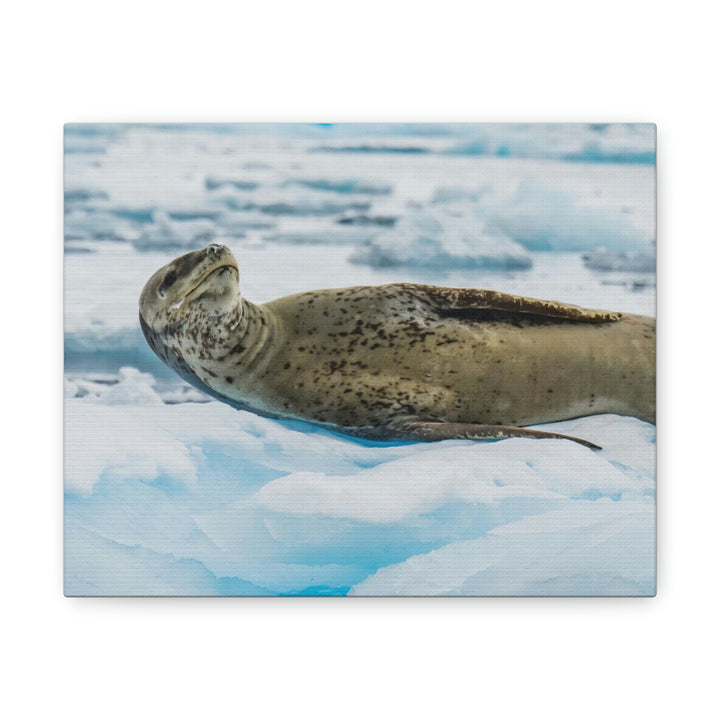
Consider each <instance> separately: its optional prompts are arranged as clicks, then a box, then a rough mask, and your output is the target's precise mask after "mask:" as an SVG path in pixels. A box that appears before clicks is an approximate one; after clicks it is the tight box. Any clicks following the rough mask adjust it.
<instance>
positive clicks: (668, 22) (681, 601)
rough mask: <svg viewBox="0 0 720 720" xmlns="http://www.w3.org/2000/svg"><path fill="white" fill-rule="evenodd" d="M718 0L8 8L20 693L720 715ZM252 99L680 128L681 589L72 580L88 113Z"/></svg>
mask: <svg viewBox="0 0 720 720" xmlns="http://www.w3.org/2000/svg"><path fill="white" fill-rule="evenodd" d="M710 7H711V6H710V4H708V3H701V2H693V1H689V2H685V3H682V4H681V5H673V6H672V7H671V8H670V9H667V10H663V9H662V7H661V6H660V5H659V4H657V3H651V2H634V3H633V2H627V0H625V2H615V1H613V0H610V1H608V2H604V3H590V4H588V3H577V2H551V1H546V2H542V3H537V2H533V3H530V2H514V3H513V2H502V3H500V2H497V3H493V4H487V3H486V4H481V3H461V2H443V3H440V4H429V3H420V2H415V3H412V4H411V3H390V2H388V1H387V0H386V1H385V2H375V1H372V0H366V1H365V2H362V3H349V4H348V3H339V2H334V3H331V2H309V1H306V2H293V3H279V2H275V3H271V2H265V3H263V4H262V9H260V4H259V3H253V4H252V5H249V4H246V3H241V2H233V3H218V2H210V1H206V2H203V3H184V2H173V3H170V2H156V3H151V2H148V0H146V1H145V2H134V1H132V0H126V1H125V2H123V3H110V4H100V3H97V2H73V1H72V0H71V1H69V2H65V3H57V4H53V5H50V4H49V3H46V4H43V3H36V4H29V3H24V4H20V3H14V4H13V5H11V6H9V7H8V8H6V9H5V10H4V12H3V15H4V18H3V23H2V25H3V27H2V42H1V43H0V53H1V54H2V57H1V58H0V59H1V61H2V63H1V65H0V67H2V77H3V82H2V97H3V100H4V102H3V105H4V107H5V110H4V111H3V114H2V120H1V121H0V122H2V131H1V132H0V143H1V145H0V158H1V159H2V164H1V166H0V167H1V170H2V172H1V173H0V182H2V194H1V195H0V197H2V209H3V212H2V244H1V245H0V252H2V265H0V267H1V268H2V296H1V297H2V303H3V316H2V329H3V335H2V347H3V352H2V375H1V376H0V377H2V379H3V383H4V390H5V396H6V397H7V395H8V391H9V394H10V403H9V404H8V403H5V404H4V406H3V413H2V417H3V418H4V420H5V423H4V431H3V448H4V456H5V458H6V459H5V462H4V463H3V470H4V471H3V473H2V481H3V488H4V492H3V505H2V510H3V512H2V521H1V522H0V532H1V533H2V535H1V541H2V545H1V547H2V552H3V561H2V570H3V572H2V579H3V587H4V590H3V596H2V621H3V628H4V629H3V636H2V646H3V652H2V656H1V657H2V662H3V663H4V664H5V667H4V668H3V669H2V678H3V685H4V688H5V689H4V690H3V691H2V693H1V695H0V712H2V714H3V715H4V716H5V717H12V718H18V717H33V718H36V717H57V716H61V715H62V716H63V717H65V716H67V717H73V718H103V719H105V718H127V717H132V718H149V717H154V718H164V717H173V718H184V717H193V718H194V717H202V718H214V717H219V716H221V715H223V716H225V715H226V714H227V715H230V716H243V717H252V718H264V717H270V718H274V717H278V718H285V717H297V716H301V717H304V716H309V717H313V718H314V717H327V716H342V717H350V718H352V717H361V716H370V717H393V718H395V717H452V716H457V715H461V716H465V715H472V716H483V717H510V718H514V717H518V718H520V717H522V718H524V717H552V718H565V717H567V718H579V717H582V718H595V717H597V718H618V717H619V718H625V717H632V718H636V717H649V716H650V715H651V714H655V715H658V714H659V713H660V712H661V711H662V713H663V715H668V716H670V717H673V716H679V715H682V716H684V717H707V716H709V715H712V713H713V711H716V710H717V702H716V698H715V691H714V689H713V687H712V686H713V684H714V683H715V682H716V681H717V647H716V646H717V643H718V640H720V638H719V636H718V627H719V624H718V621H717V606H718V597H717V594H716V588H717V584H718V581H717V568H718V562H717V557H716V554H717V548H718V546H719V544H718V521H717V519H718V515H719V514H720V513H719V508H718V486H719V485H720V478H719V477H718V464H719V463H718V458H717V446H718V440H717V434H718V433H717V412H716V411H714V409H713V406H717V404H718V402H720V398H719V397H718V379H717V370H718V361H717V353H718V350H717V345H716V343H715V342H714V338H713V336H714V335H715V334H716V329H717V325H718V320H717V318H718V302H717V299H716V298H717V293H718V282H717V278H718V277H719V276H720V272H719V270H718V265H717V259H718V252H717V244H718V241H719V240H720V238H719V237H718V218H717V211H716V208H717V195H718V182H717V177H718V174H717V171H718V168H719V167H720V158H718V142H719V141H720V129H719V128H718V115H717V112H716V103H717V70H718V54H717V50H716V48H717V40H716V37H715V35H716V29H717V26H716V23H715V22H714V21H713V19H712V18H711V16H710V15H709V11H708V10H706V8H710ZM244 120H288V121H297V120H310V121H342V120H354V121H363V120H406V121H415V120H424V121H432V120H438V121H441V120H442V121H452V120H456V121H483V120H485V121H489V120H493V121H548V120H551V121H555V120H556V121H595V122H603V121H605V122H612V121H639V122H656V123H658V138H659V155H658V169H659V187H658V207H659V221H660V227H659V265H658V271H659V277H658V290H659V308H658V310H659V322H660V332H659V346H660V348H659V349H660V355H659V358H660V363H659V370H660V382H659V390H660V408H659V410H660V412H659V418H660V419H659V426H660V431H659V448H660V453H659V469H660V473H659V492H658V498H659V502H658V520H659V537H658V551H659V562H658V596H657V597H656V598H654V599H633V600H631V599H627V600H623V599H605V600H594V599H578V600H570V599H556V600H550V599H548V600H541V599H514V600H513V599H493V600H489V599H486V600H483V599H437V600H432V599H423V600H420V599H414V600H409V599H406V600H391V599H368V600H359V599H329V598H320V599H267V600H261V599H210V600H198V599H174V600H172V599H163V600H152V599H137V600H117V599H105V600H97V599H95V600H90V599H84V600H83V599H66V598H64V597H63V595H62V470H61V465H62V375H61V372H62V369H61V358H62V307H61V297H62V125H63V123H65V122H71V121H74V122H77V121H92V122H94V121H149V122H152V121H244ZM3 706H7V707H3ZM713 708H714V710H713Z"/></svg>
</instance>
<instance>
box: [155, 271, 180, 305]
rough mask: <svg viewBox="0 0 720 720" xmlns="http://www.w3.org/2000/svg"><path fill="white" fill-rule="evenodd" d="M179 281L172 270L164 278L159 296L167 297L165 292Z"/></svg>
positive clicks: (159, 289)
mask: <svg viewBox="0 0 720 720" xmlns="http://www.w3.org/2000/svg"><path fill="white" fill-rule="evenodd" d="M176 280H177V273H176V272H175V271H174V270H170V272H169V273H168V274H167V275H166V276H165V277H164V278H163V281H162V283H161V284H160V287H159V288H158V295H159V296H160V297H163V298H164V297H165V291H166V290H167V289H168V288H169V287H170V286H171V285H172V284H173V283H174V282H175V281H176Z"/></svg>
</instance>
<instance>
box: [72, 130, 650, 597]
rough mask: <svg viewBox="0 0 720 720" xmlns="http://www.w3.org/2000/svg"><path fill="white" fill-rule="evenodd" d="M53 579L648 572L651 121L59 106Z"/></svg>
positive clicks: (430, 579)
mask: <svg viewBox="0 0 720 720" xmlns="http://www.w3.org/2000/svg"><path fill="white" fill-rule="evenodd" d="M64 144H65V147H64V153H65V155H64V162H65V188H64V192H65V218H64V247H65V261H64V273H65V297H64V301H65V307H64V337H65V364H64V378H65V382H64V386H65V430H64V462H65V465H64V490H65V502H64V578H65V594H66V595H67V596H138V597H146V596H278V595H282V596H301V595H313V596H321V595H322V596H326V595H333V596H337V595H343V596H412V597H419V596H508V597H509V596H652V595H654V594H655V588H656V521H655V518H656V511H655V507H656V493H655V490H656V452H655V314H656V303H655V297H656V284H655V277H656V275H655V240H656V227H655V224H656V213H655V206H656V199H655V172H656V162H655V157H656V152H655V145H656V132H655V127H654V126H653V125H649V124H591V123H588V124H562V123H560V124H453V123H449V124H413V123H407V124H352V123H346V124H332V123H317V124H193V125H188V124H175V125H173V124H163V125H161V124H155V125H153V124H69V125H67V126H65V132H64Z"/></svg>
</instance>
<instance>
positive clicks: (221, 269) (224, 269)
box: [183, 264, 238, 301]
mask: <svg viewBox="0 0 720 720" xmlns="http://www.w3.org/2000/svg"><path fill="white" fill-rule="evenodd" d="M230 271H234V272H236V273H237V271H238V269H237V267H236V266H235V265H230V264H225V265H220V266H219V267H216V268H213V269H212V270H209V271H208V272H206V273H205V274H204V275H203V276H202V277H201V278H200V280H198V282H197V283H196V285H195V286H194V287H193V288H192V289H190V290H188V291H187V292H186V293H185V295H184V297H183V301H185V300H187V298H188V297H190V295H192V294H193V293H194V292H195V291H196V290H197V289H198V288H199V287H201V286H202V285H203V284H204V283H205V282H207V281H208V280H209V279H210V278H211V277H212V276H213V275H217V276H218V277H219V276H220V275H222V274H223V273H226V272H230Z"/></svg>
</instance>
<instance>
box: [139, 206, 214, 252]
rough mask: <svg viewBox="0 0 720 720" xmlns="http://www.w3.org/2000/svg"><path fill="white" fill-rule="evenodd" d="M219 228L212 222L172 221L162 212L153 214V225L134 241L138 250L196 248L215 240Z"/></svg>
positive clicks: (200, 220)
mask: <svg viewBox="0 0 720 720" xmlns="http://www.w3.org/2000/svg"><path fill="white" fill-rule="evenodd" d="M216 232H217V228H216V226H215V223H214V222H212V220H203V219H199V220H198V219H193V220H171V219H170V216H169V215H168V213H166V212H163V211H161V210H157V211H155V213H153V221H152V224H150V225H146V226H145V227H144V229H143V231H142V233H141V235H140V236H139V237H138V238H136V239H135V240H133V245H135V247H137V248H138V249H142V250H144V249H150V248H152V249H154V248H175V249H183V248H188V249H190V248H194V247H198V246H202V245H207V244H209V243H210V242H212V240H213V239H214V238H215V235H216Z"/></svg>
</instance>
